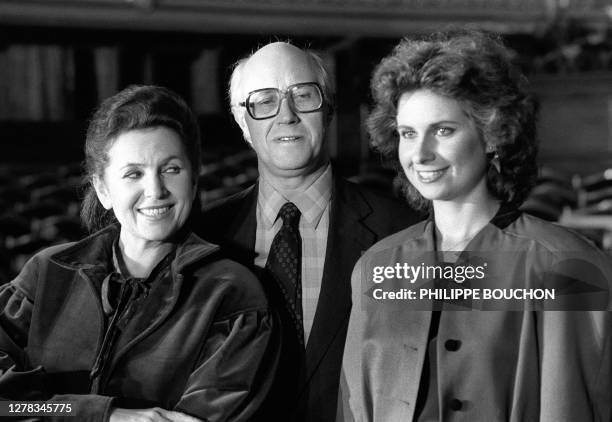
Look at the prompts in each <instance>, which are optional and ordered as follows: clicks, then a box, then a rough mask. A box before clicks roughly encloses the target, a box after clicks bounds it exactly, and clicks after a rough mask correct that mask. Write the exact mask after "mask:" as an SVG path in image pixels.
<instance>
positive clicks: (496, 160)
mask: <svg viewBox="0 0 612 422" xmlns="http://www.w3.org/2000/svg"><path fill="white" fill-rule="evenodd" d="M491 165H492V166H493V167H494V168H495V170H497V172H498V173H501V163H500V162H499V154H498V153H497V151H495V154H493V158H491Z"/></svg>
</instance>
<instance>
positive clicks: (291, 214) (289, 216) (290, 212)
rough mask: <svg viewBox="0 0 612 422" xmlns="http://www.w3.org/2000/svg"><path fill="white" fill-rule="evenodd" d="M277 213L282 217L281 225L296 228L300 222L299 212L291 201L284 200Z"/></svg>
mask: <svg viewBox="0 0 612 422" xmlns="http://www.w3.org/2000/svg"><path fill="white" fill-rule="evenodd" d="M278 215H279V216H280V218H282V219H283V226H289V227H294V228H297V227H298V225H299V223H300V217H301V213H300V210H299V208H298V207H296V206H295V204H294V203H293V202H285V204H284V205H283V206H282V207H281V209H280V211H279V212H278Z"/></svg>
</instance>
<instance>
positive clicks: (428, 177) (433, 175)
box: [414, 167, 448, 183]
mask: <svg viewBox="0 0 612 422" xmlns="http://www.w3.org/2000/svg"><path fill="white" fill-rule="evenodd" d="M447 169H448V167H446V168H443V169H438V170H414V173H415V174H416V176H417V179H418V180H419V182H421V183H433V182H435V181H437V180H438V179H440V178H441V177H442V176H444V173H446V170H447Z"/></svg>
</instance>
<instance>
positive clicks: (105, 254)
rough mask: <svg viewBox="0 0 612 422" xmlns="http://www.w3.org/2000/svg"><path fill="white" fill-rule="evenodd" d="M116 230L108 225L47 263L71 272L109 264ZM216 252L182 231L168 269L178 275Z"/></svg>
mask: <svg viewBox="0 0 612 422" xmlns="http://www.w3.org/2000/svg"><path fill="white" fill-rule="evenodd" d="M119 230H120V226H119V224H111V225H109V226H107V227H106V228H104V229H102V230H100V231H98V232H96V233H94V234H92V235H90V236H88V237H86V238H84V239H82V240H80V241H78V242H76V243H74V244H72V245H71V246H69V247H68V248H66V249H64V250H62V251H61V252H58V253H56V254H55V255H53V256H52V257H51V260H52V261H54V262H55V263H57V264H58V265H61V266H63V267H67V268H71V269H74V270H79V269H87V268H92V267H96V266H101V265H103V266H107V265H109V262H112V253H113V252H112V245H113V241H114V239H115V238H116V237H117V236H118V235H119ZM217 250H219V247H218V246H217V245H214V244H212V243H209V242H207V241H205V240H202V239H201V238H200V237H198V236H197V235H195V234H194V233H192V232H191V231H188V230H184V231H183V232H181V233H179V234H178V235H177V251H176V258H175V260H174V262H173V263H172V268H173V270H174V272H175V273H178V272H180V271H181V270H182V269H183V268H185V267H187V266H188V265H190V264H193V263H194V262H196V261H198V260H200V259H202V258H204V257H206V256H208V255H210V254H212V253H214V252H216V251H217Z"/></svg>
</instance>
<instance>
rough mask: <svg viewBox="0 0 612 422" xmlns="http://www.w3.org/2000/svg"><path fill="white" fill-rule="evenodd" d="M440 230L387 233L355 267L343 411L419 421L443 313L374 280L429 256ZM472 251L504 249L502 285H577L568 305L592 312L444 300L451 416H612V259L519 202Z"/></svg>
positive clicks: (495, 255)
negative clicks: (388, 295)
mask: <svg viewBox="0 0 612 422" xmlns="http://www.w3.org/2000/svg"><path fill="white" fill-rule="evenodd" d="M434 230H435V227H434V223H433V220H428V221H426V222H423V223H420V224H417V225H415V226H413V227H411V228H408V229H406V230H404V231H402V232H399V233H397V234H395V235H392V236H390V237H387V238H385V239H383V240H382V241H380V242H379V243H377V244H376V245H374V246H373V247H372V248H371V249H369V250H368V251H367V252H366V254H365V255H364V256H363V257H362V258H361V259H360V261H359V262H358V263H357V265H356V267H355V269H354V271H353V277H352V289H353V290H352V291H353V294H352V300H353V307H352V311H351V320H350V323H349V329H348V335H347V342H346V347H345V353H344V360H343V371H342V372H343V374H342V382H341V399H340V400H339V401H340V406H339V416H338V420H339V421H368V422H408V421H413V420H415V404H416V402H417V395H418V391H419V383H420V382H421V376H422V371H423V366H424V361H425V357H426V355H427V353H428V350H427V346H428V341H429V337H428V333H429V329H430V323H431V320H432V312H431V311H425V310H415V309H417V308H418V306H421V305H423V302H421V304H420V305H418V306H417V305H415V304H416V303H417V302H414V301H401V300H400V301H398V300H374V299H372V294H373V289H375V288H386V289H391V288H392V287H393V286H394V287H400V286H403V287H410V284H409V283H407V282H406V280H388V281H384V282H383V283H373V271H374V267H376V266H395V264H396V263H409V264H412V265H418V264H420V263H421V262H423V261H427V256H428V253H429V252H428V251H434V250H435V247H434ZM466 251H473V252H476V255H478V254H480V255H482V256H488V257H490V258H491V259H493V260H495V259H497V261H498V263H497V273H498V274H497V275H498V276H499V277H498V279H497V281H495V282H494V283H493V286H494V287H526V288H533V287H536V286H537V285H540V286H542V285H546V286H548V287H553V288H555V287H556V291H557V294H561V295H563V294H566V295H565V296H566V297H565V298H564V300H565V301H564V302H562V303H561V302H559V304H560V306H561V308H559V307H557V309H562V308H571V309H580V307H581V306H582V310H576V311H541V310H537V309H550V308H555V305H553V306H552V307H549V308H547V307H546V306H544V307H542V306H541V305H542V304H541V303H539V304H538V303H535V304H534V303H530V304H529V305H526V306H534V307H532V308H529V309H530V310H527V311H492V310H482V309H487V306H489V305H487V304H486V302H484V301H473V302H471V303H469V304H468V306H467V308H465V305H466V304H465V303H463V304H459V305H457V303H456V302H455V303H449V302H447V303H444V305H443V306H444V308H443V310H442V312H441V314H440V322H439V329H438V333H437V341H436V344H437V347H436V351H435V352H436V353H435V356H436V371H437V379H436V380H437V398H434V400H437V402H438V404H439V407H438V408H439V420H441V421H442V420H443V421H445V422H446V421H487V422H495V421H515V422H522V421H542V422H563V421H567V422H570V421H571V422H574V421H581V422H585V421H610V420H611V419H610V418H611V408H612V385H611V383H612V371H611V368H610V365H611V361H612V348H611V337H610V336H611V326H612V320H611V314H610V312H607V311H602V310H601V309H608V310H609V309H610V295H609V292H610V289H609V283H610V281H612V259H611V258H610V257H609V256H607V255H605V254H604V253H603V252H601V251H600V250H598V249H597V248H595V247H594V246H593V245H591V244H590V243H588V242H587V241H585V240H584V239H583V238H582V237H581V236H579V235H577V234H575V233H573V232H571V231H569V230H566V229H564V228H561V227H558V226H556V225H553V224H550V223H547V222H544V221H542V220H539V219H537V218H534V217H531V216H528V215H523V214H520V213H519V212H515V211H509V212H500V213H498V215H497V216H496V217H495V218H494V219H493V220H492V221H491V222H490V224H488V225H487V226H486V227H485V228H483V230H482V231H481V232H480V233H479V234H478V235H477V236H476V237H475V238H474V239H473V240H472V241H471V242H470V244H469V245H468V246H467V248H466ZM429 256H431V253H429ZM460 259H461V258H460ZM479 262H480V263H482V260H480V261H479ZM500 263H501V265H500ZM489 270H490V271H491V272H495V270H494V269H492V268H490V269H489ZM499 270H502V271H501V273H502V274H499V273H500V271H499ZM500 280H502V282H501V283H500ZM489 281H491V279H489ZM483 283H484V284H481V286H486V283H487V279H486V278H485V279H484V280H483ZM504 284H505V285H504ZM382 286H384V287H382ZM582 298H587V299H586V301H585V300H583V299H582ZM566 299H569V300H566ZM525 303H528V302H525ZM462 306H464V308H463V309H467V310H457V309H461V307H462ZM538 306H540V307H539V308H538ZM572 307H573V308H572ZM469 308H472V309H473V310H469ZM420 309H423V308H422V307H421V308H420ZM448 309H455V311H452V310H448ZM489 309H490V308H489ZM534 309H535V310H534ZM597 309H600V310H597ZM449 340H450V341H451V343H448V341H449Z"/></svg>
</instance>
